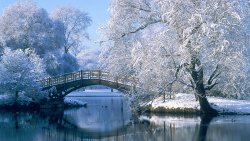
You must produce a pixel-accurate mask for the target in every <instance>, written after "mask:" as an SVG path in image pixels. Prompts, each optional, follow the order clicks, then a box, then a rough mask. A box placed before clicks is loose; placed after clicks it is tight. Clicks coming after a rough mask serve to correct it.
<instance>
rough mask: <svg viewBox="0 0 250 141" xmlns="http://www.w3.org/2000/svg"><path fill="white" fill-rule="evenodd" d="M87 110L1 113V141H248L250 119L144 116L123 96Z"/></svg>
mask: <svg viewBox="0 0 250 141" xmlns="http://www.w3.org/2000/svg"><path fill="white" fill-rule="evenodd" d="M82 100H83V101H86V102H88V106H87V107H86V108H76V109H69V110H65V111H63V110H52V111H42V112H39V113H10V112H3V111H2V112H0V141H85V140H92V141H97V140H98V141H217V140H220V141H236V140H241V141H248V138H249V133H250V132H249V131H250V121H249V119H250V116H219V117H215V118H212V117H200V116H190V115H189V116H187V115H185V116H184V115H164V116H162V115H142V116H140V117H138V119H137V120H131V113H130V109H129V104H128V102H127V101H126V100H124V99H123V98H122V97H115V98H99V99H98V98H97V99H91V98H89V99H88V98H83V99H82Z"/></svg>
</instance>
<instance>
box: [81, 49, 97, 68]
mask: <svg viewBox="0 0 250 141" xmlns="http://www.w3.org/2000/svg"><path fill="white" fill-rule="evenodd" d="M99 54H100V51H98V50H90V49H86V50H82V51H80V52H79V53H78V54H77V56H76V57H77V60H78V63H79V66H80V69H81V70H96V69H98V68H99V67H98V58H99Z"/></svg>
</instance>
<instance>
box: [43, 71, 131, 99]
mask: <svg viewBox="0 0 250 141" xmlns="http://www.w3.org/2000/svg"><path fill="white" fill-rule="evenodd" d="M41 83H42V87H43V90H48V89H50V88H52V87H55V88H56V90H57V91H56V93H55V92H54V93H52V95H50V96H51V97H52V98H53V97H56V98H58V97H64V96H66V95H67V94H69V93H70V92H72V91H74V90H77V89H80V88H82V87H86V86H91V85H104V86H107V87H110V88H113V89H117V90H120V91H128V90H130V89H131V86H132V85H131V81H129V80H128V79H119V78H117V77H113V76H111V75H109V74H108V73H107V72H103V71H100V70H90V71H83V70H82V71H77V72H73V73H68V74H64V75H61V76H56V77H51V78H47V79H43V80H41Z"/></svg>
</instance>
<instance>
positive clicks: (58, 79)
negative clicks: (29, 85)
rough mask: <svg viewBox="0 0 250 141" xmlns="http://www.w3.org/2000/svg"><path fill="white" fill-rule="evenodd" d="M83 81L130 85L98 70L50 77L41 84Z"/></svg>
mask: <svg viewBox="0 0 250 141" xmlns="http://www.w3.org/2000/svg"><path fill="white" fill-rule="evenodd" d="M83 79H100V80H106V81H110V82H116V83H125V84H129V83H130V82H129V81H128V80H121V79H118V78H117V77H113V76H110V75H109V73H107V72H103V71H100V70H90V71H83V70H81V71H77V72H73V73H69V74H64V75H61V76H55V77H50V78H47V79H44V80H41V83H42V86H43V87H49V86H54V85H59V84H64V83H68V82H73V81H76V80H83Z"/></svg>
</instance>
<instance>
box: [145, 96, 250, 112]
mask: <svg viewBox="0 0 250 141" xmlns="http://www.w3.org/2000/svg"><path fill="white" fill-rule="evenodd" d="M207 99H208V101H209V103H210V104H211V106H212V107H213V108H215V109H216V110H217V111H218V112H219V114H222V115H223V114H239V115H250V101H248V100H237V99H228V98H221V97H211V96H208V97H207ZM141 110H142V111H146V112H151V113H185V114H199V112H200V106H199V103H198V101H196V100H195V97H194V95H193V94H183V93H179V94H176V95H175V97H174V98H172V99H169V98H167V99H165V102H163V98H162V97H158V98H156V99H154V100H153V101H150V102H148V103H145V104H142V105H141Z"/></svg>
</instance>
